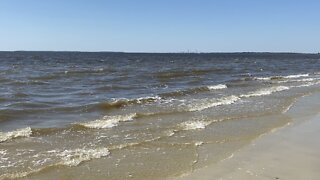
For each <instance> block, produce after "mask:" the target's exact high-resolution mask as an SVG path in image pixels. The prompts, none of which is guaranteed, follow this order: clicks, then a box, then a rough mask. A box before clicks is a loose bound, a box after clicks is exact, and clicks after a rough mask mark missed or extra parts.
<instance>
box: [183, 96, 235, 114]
mask: <svg viewBox="0 0 320 180" xmlns="http://www.w3.org/2000/svg"><path fill="white" fill-rule="evenodd" d="M239 99H240V98H239V97H238V96H234V95H232V96H228V97H223V98H221V99H216V100H201V101H199V102H195V103H194V104H192V105H190V106H191V107H189V111H202V110H204V109H208V108H211V107H215V106H221V105H229V104H233V103H235V102H236V101H238V100H239Z"/></svg>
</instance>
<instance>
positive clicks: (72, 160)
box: [57, 148, 110, 166]
mask: <svg viewBox="0 0 320 180" xmlns="http://www.w3.org/2000/svg"><path fill="white" fill-rule="evenodd" d="M109 154H110V152H109V150H108V149H107V148H97V149H74V150H65V151H63V152H61V153H59V154H57V156H59V157H61V162H60V163H58V164H62V165H66V166H77V165H79V164H80V163H81V162H83V161H89V160H91V159H98V158H101V157H105V156H108V155H109Z"/></svg>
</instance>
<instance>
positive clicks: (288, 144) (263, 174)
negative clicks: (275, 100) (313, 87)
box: [177, 93, 320, 180]
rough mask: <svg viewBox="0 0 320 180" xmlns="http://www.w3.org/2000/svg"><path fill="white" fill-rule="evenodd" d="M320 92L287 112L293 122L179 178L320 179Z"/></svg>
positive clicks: (304, 98) (241, 179)
mask: <svg viewBox="0 0 320 180" xmlns="http://www.w3.org/2000/svg"><path fill="white" fill-rule="evenodd" d="M319 100H320V93H316V94H313V95H310V96H306V97H303V98H301V99H299V100H298V101H297V103H295V105H294V106H293V107H291V109H290V110H289V111H288V112H287V115H289V116H290V117H291V118H292V122H291V123H290V124H288V125H287V126H285V127H282V128H279V129H275V130H273V131H272V132H271V133H267V134H265V135H263V136H261V137H260V138H258V139H256V140H254V141H253V142H252V143H251V144H250V145H249V146H246V147H244V148H242V149H240V150H238V151H237V152H235V153H233V154H232V155H231V156H230V157H229V158H227V159H225V160H223V161H221V162H220V163H217V164H214V165H209V166H207V167H205V168H202V169H199V170H195V171H194V172H193V173H191V174H188V175H183V176H181V177H178V178H177V179H185V180H188V179H190V180H191V179H203V180H205V179H219V180H220V179H239V180H248V179H255V180H256V179H258V180H259V179H261V180H265V179H307V180H318V179H319V178H320V158H319V157H320V140H319V136H320V113H319V110H320V109H319V107H320V106H319V105H320V101H319Z"/></svg>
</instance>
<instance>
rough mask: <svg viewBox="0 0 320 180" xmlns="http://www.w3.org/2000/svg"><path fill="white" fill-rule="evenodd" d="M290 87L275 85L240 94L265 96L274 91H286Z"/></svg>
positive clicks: (244, 95)
mask: <svg viewBox="0 0 320 180" xmlns="http://www.w3.org/2000/svg"><path fill="white" fill-rule="evenodd" d="M288 89H290V88H289V87H287V86H275V87H270V88H265V89H260V90H257V91H254V92H251V93H248V94H243V95H240V97H254V96H265V95H270V94H272V93H274V92H279V91H284V90H288Z"/></svg>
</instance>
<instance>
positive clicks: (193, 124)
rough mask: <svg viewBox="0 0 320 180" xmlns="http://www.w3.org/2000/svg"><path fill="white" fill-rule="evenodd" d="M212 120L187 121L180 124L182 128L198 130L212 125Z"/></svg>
mask: <svg viewBox="0 0 320 180" xmlns="http://www.w3.org/2000/svg"><path fill="white" fill-rule="evenodd" d="M211 123H212V121H187V122H183V123H181V124H179V127H180V128H181V129H182V130H186V131H187V130H196V129H204V128H206V126H208V125H210V124H211Z"/></svg>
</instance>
